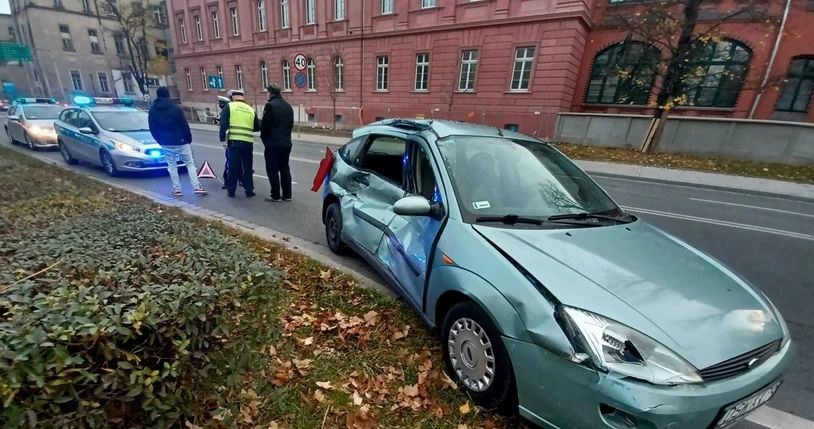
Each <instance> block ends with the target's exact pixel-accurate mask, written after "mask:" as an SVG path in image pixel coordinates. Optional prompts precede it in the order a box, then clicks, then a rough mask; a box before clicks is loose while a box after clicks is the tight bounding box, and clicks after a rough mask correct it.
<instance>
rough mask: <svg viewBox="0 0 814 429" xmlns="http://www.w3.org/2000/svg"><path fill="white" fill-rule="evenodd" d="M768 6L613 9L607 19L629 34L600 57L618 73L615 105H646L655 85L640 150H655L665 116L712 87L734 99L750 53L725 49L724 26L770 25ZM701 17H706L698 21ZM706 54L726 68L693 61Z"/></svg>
mask: <svg viewBox="0 0 814 429" xmlns="http://www.w3.org/2000/svg"><path fill="white" fill-rule="evenodd" d="M769 3H770V2H767V1H766V0H739V1H734V2H732V3H724V5H726V4H731V5H733V6H732V7H731V9H730V10H726V11H721V10H720V9H721V6H720V5H721V2H719V1H716V0H653V1H648V2H647V3H646V4H644V5H642V4H641V3H638V4H631V5H615V6H613V12H612V13H610V14H609V15H608V16H609V17H610V19H609V20H610V22H611V23H612V25H614V26H618V27H619V28H621V29H624V30H626V31H627V33H628V36H627V38H626V39H625V41H624V42H622V43H621V44H620V45H619V46H618V49H616V50H615V51H613V52H611V54H612V55H610V54H609V56H608V58H605V59H604V60H606V61H608V62H612V63H613V67H612V69H613V70H612V72H614V73H616V74H617V76H618V84H619V85H620V88H621V89H623V91H621V92H622V94H623V95H622V96H620V97H619V98H618V99H617V100H614V101H615V102H617V103H620V104H633V103H636V104H639V103H640V102H641V101H644V102H645V103H646V102H647V101H648V98H649V89H650V87H651V86H652V85H653V84H655V87H656V100H655V104H652V103H651V106H653V107H655V109H654V113H653V119H652V121H651V123H650V127H649V129H648V131H647V133H646V135H645V138H644V141H643V142H642V146H641V150H642V151H643V152H652V151H653V150H654V149H655V142H657V141H658V139H659V137H660V135H661V132H662V130H663V128H664V124H665V121H666V120H667V115H668V114H669V112H670V111H671V110H672V109H674V108H676V107H679V106H689V105H694V104H695V102H696V100H698V97H699V96H702V97H703V96H704V93H702V91H709V90H710V89H708V88H711V86H710V85H712V84H716V85H717V86H718V87H722V88H724V91H731V92H732V93H733V94H734V95H733V96H732V97H731V99H732V100H733V101H734V99H736V98H737V89H738V88H741V89H742V84H743V80H744V79H745V78H746V71H747V63H748V60H749V57H750V55H751V54H750V52H749V51H748V50H747V49H746V48H743V49H738V48H737V47H735V48H732V49H729V48H726V49H725V48H724V46H730V45H728V44H726V43H725V38H726V32H725V31H724V29H723V28H722V26H723V25H724V24H725V23H727V22H729V21H734V20H741V21H751V22H756V23H766V24H772V21H771V19H770V18H769V14H768V7H769V6H770V4H769ZM707 5H709V7H705V6H707ZM702 13H703V14H704V15H707V16H703V17H702ZM699 18H703V19H699ZM767 28H772V26H771V25H768V26H767ZM705 56H710V57H714V58H715V59H716V61H718V62H723V63H726V64H728V65H727V66H716V67H714V68H713V67H705V66H704V65H703V64H701V63H699V62H698V61H697V60H698V59H699V58H704V57H705ZM744 56H745V59H744V58H742V57H744ZM741 60H743V61H742V64H741ZM595 66H596V65H595ZM645 88H646V89H645ZM642 89H644V92H642V91H641V90H642ZM619 93H620V91H618V90H617V94H619ZM637 94H638V95H639V100H636V97H637ZM642 94H643V95H642ZM642 97H643V99H642Z"/></svg>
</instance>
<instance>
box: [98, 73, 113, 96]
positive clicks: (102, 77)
mask: <svg viewBox="0 0 814 429" xmlns="http://www.w3.org/2000/svg"><path fill="white" fill-rule="evenodd" d="M96 76H97V77H98V78H99V91H101V92H103V93H108V92H110V82H108V80H107V73H105V72H99V73H96Z"/></svg>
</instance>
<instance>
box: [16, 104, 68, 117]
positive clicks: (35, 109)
mask: <svg viewBox="0 0 814 429" xmlns="http://www.w3.org/2000/svg"><path fill="white" fill-rule="evenodd" d="M63 109H64V107H62V106H25V107H23V110H24V111H25V117H26V118H27V119H56V118H57V117H58V116H59V113H60V112H62V110H63Z"/></svg>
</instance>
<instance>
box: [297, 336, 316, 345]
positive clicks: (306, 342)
mask: <svg viewBox="0 0 814 429" xmlns="http://www.w3.org/2000/svg"><path fill="white" fill-rule="evenodd" d="M300 342H301V343H302V345H304V346H310V345H311V344H314V337H308V338H302V339H300Z"/></svg>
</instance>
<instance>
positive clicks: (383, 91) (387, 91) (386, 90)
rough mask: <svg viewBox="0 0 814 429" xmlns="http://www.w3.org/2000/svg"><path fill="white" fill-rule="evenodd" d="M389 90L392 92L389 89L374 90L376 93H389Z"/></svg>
mask: <svg viewBox="0 0 814 429" xmlns="http://www.w3.org/2000/svg"><path fill="white" fill-rule="evenodd" d="M389 92H390V90H389V89H377V90H375V91H373V93H374V94H387V93H389Z"/></svg>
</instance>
